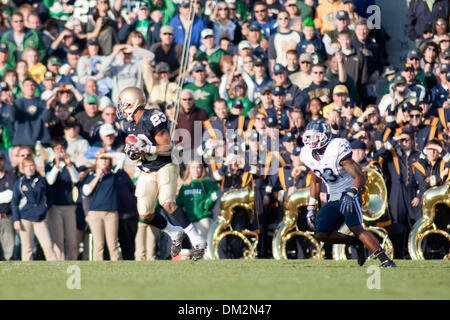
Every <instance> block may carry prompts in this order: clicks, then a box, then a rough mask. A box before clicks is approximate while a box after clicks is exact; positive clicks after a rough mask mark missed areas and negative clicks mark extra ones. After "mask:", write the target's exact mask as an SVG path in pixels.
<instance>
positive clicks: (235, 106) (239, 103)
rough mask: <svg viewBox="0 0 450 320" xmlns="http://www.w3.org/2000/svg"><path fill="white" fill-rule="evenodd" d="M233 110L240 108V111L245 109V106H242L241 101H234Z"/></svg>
mask: <svg viewBox="0 0 450 320" xmlns="http://www.w3.org/2000/svg"><path fill="white" fill-rule="evenodd" d="M231 107H232V108H238V109H244V105H243V104H242V102H241V100H234V101H233V103H232V104H231Z"/></svg>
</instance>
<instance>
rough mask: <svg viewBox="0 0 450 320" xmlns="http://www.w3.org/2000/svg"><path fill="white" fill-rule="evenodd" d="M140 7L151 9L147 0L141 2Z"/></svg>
mask: <svg viewBox="0 0 450 320" xmlns="http://www.w3.org/2000/svg"><path fill="white" fill-rule="evenodd" d="M139 9H150V6H149V5H148V3H147V2H141V5H140V6H139Z"/></svg>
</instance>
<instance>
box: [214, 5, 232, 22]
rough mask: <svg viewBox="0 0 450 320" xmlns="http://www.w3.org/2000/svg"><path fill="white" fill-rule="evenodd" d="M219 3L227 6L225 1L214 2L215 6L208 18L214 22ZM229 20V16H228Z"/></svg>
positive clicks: (217, 14)
mask: <svg viewBox="0 0 450 320" xmlns="http://www.w3.org/2000/svg"><path fill="white" fill-rule="evenodd" d="M219 4H222V5H225V7H227V3H226V2H225V1H218V2H217V3H216V6H215V7H214V11H213V13H212V14H211V15H210V20H211V21H213V22H215V21H217V20H218V19H219V9H218V8H219ZM228 20H229V18H228Z"/></svg>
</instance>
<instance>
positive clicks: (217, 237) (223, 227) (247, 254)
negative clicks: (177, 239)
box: [207, 187, 258, 259]
mask: <svg viewBox="0 0 450 320" xmlns="http://www.w3.org/2000/svg"><path fill="white" fill-rule="evenodd" d="M254 207H255V205H254V193H253V190H251V188H249V187H245V188H242V189H234V190H230V191H228V192H225V193H224V194H223V196H222V197H221V199H220V213H219V216H218V217H217V220H216V221H215V222H213V224H212V225H211V228H210V231H209V233H208V239H207V242H208V247H207V248H208V251H209V256H210V257H212V258H213V259H220V257H219V243H220V241H221V240H222V239H224V238H225V237H227V236H235V237H239V238H240V239H242V241H243V242H244V243H245V245H246V246H247V249H246V250H244V252H243V256H244V258H246V259H254V258H256V256H257V250H256V246H257V245H258V232H257V231H250V230H241V231H238V230H234V229H233V227H232V225H231V219H232V218H233V215H234V213H235V209H238V208H243V209H245V210H246V212H247V213H248V215H249V217H250V221H252V219H254Z"/></svg>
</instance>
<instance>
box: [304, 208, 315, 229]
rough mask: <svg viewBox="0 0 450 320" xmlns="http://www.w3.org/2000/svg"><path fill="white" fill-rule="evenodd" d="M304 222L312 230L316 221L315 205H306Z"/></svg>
mask: <svg viewBox="0 0 450 320" xmlns="http://www.w3.org/2000/svg"><path fill="white" fill-rule="evenodd" d="M306 212H307V213H306V222H307V223H308V226H309V227H310V228H311V229H312V230H314V229H315V223H316V215H317V210H316V206H311V205H309V206H307V207H306Z"/></svg>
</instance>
